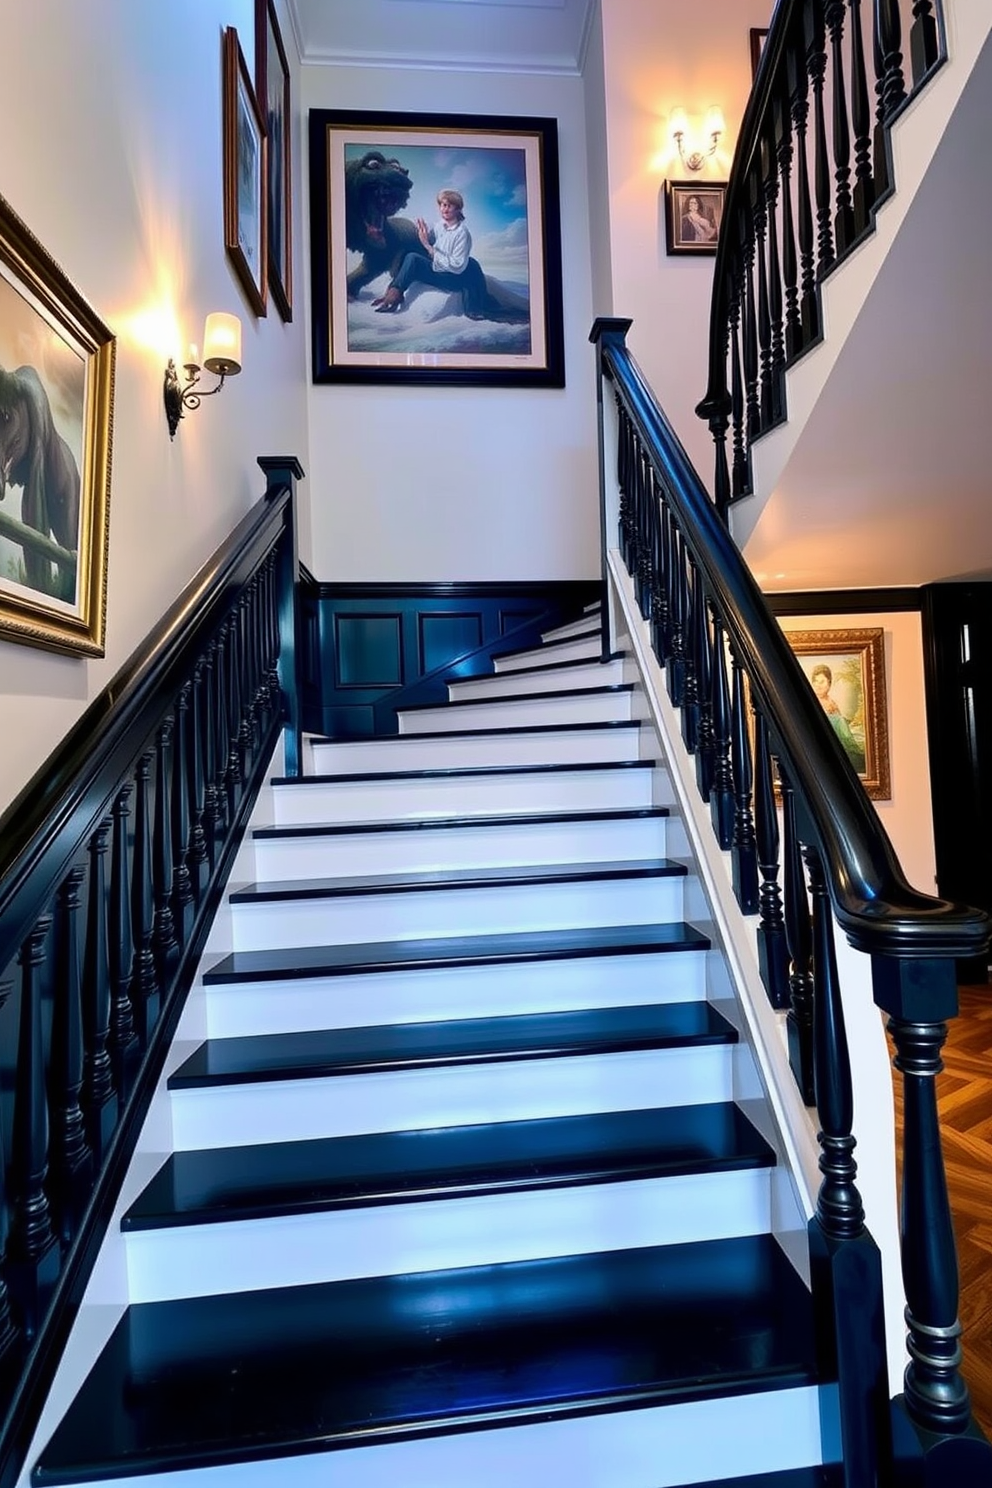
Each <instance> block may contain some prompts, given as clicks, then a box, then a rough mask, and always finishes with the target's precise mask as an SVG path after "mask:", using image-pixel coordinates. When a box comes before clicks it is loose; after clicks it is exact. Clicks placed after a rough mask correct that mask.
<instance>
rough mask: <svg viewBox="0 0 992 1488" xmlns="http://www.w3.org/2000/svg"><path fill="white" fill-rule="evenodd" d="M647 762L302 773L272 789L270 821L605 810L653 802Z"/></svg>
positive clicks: (296, 823)
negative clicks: (318, 776)
mask: <svg viewBox="0 0 992 1488" xmlns="http://www.w3.org/2000/svg"><path fill="white" fill-rule="evenodd" d="M654 792H655V779H654V771H652V770H650V769H638V768H636V767H635V768H633V769H629V770H625V769H620V770H583V769H582V768H581V766H576V768H575V769H574V770H556V771H550V772H547V773H540V774H533V775H530V774H527V773H520V774H516V773H514V774H509V775H504V774H492V775H489V774H481V775H467V776H461V775H435V776H426V777H423V778H419V779H418V778H416V777H414V778H413V779H410V778H407V777H400V778H399V779H386V780H363V781H351V780H342V781H329V780H311V781H306V780H301V781H298V782H294V783H293V784H287V785H281V784H280V785H275V786H273V789H272V803H273V805H272V810H273V825H274V826H279V827H285V826H306V825H307V824H308V823H310V822H328V823H335V822H337V823H341V824H343V823H346V822H363V821H409V820H413V819H415V818H417V817H434V816H498V815H500V814H506V813H511V814H513V815H521V814H522V813H524V812H527V811H608V810H610V809H611V808H613V807H621V808H622V807H628V806H632V807H637V806H651V805H653V804H654Z"/></svg>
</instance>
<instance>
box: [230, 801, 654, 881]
mask: <svg viewBox="0 0 992 1488" xmlns="http://www.w3.org/2000/svg"><path fill="white" fill-rule="evenodd" d="M665 822H666V818H665V817H633V818H631V819H630V820H628V821H623V820H621V821H588V822H582V821H569V822H530V823H528V824H523V823H507V824H506V825H503V824H502V823H500V824H499V825H496V826H485V827H483V826H478V827H476V826H469V827H436V828H424V827H418V828H416V829H413V830H410V831H408V832H348V833H347V834H340V833H335V834H333V835H328V836H325V837H283V838H278V839H276V838H270V837H260V838H257V839H256V840H255V843H254V851H255V872H256V874H257V876H258V878H259V879H262V880H266V881H269V882H271V881H272V880H274V879H280V880H286V879H293V878H329V877H331V876H333V875H336V874H355V873H422V872H428V871H429V870H431V869H437V870H442V869H445V868H483V867H486V866H489V867H493V868H499V867H511V866H514V865H517V866H519V865H521V864H524V863H604V862H608V861H609V860H610V859H620V860H622V861H626V862H630V861H632V860H633V859H636V858H661V857H664V856H665Z"/></svg>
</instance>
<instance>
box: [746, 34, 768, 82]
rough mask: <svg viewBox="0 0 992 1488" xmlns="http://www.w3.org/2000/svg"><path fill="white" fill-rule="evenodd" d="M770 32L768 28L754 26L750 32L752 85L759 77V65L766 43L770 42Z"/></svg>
mask: <svg viewBox="0 0 992 1488" xmlns="http://www.w3.org/2000/svg"><path fill="white" fill-rule="evenodd" d="M768 30H769V28H768V27H767V26H752V27H751V28H750V30H749V31H748V45H749V47H750V52H751V82H752V83H753V82H754V80H755V78H756V77H757V76H758V64H759V63H760V61H761V54H762V52H763V51H764V49H765V42H766V41H767V40H768Z"/></svg>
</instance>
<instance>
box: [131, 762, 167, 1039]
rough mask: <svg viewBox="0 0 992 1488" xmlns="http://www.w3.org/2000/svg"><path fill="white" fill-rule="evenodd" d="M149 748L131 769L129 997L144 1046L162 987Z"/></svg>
mask: <svg viewBox="0 0 992 1488" xmlns="http://www.w3.org/2000/svg"><path fill="white" fill-rule="evenodd" d="M151 770H152V751H151V750H149V751H148V752H147V753H145V754H143V755H142V756H141V758H140V759H139V760H138V763H137V764H136V765H135V769H134V857H133V859H132V863H131V929H132V932H133V935H134V965H133V968H132V974H131V1001H132V1003H133V1006H134V1016H135V1022H136V1024H137V1028H138V1035H139V1038H140V1040H141V1043H142V1044H143V1045H146V1046H147V1043H148V1036H149V1034H150V1033H151V1031H152V1029H153V1028H154V1026H155V1024H156V1023H157V1022H158V1015H159V1011H160V1005H161V991H160V988H159V981H158V968H157V967H156V965H155V953H154V951H153V949H152V932H153V930H154V926H155V901H154V890H153V884H152V824H151V818H150V815H149V811H148V782H149V779H150V778H151Z"/></svg>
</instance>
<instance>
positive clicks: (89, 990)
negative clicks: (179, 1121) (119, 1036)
mask: <svg viewBox="0 0 992 1488" xmlns="http://www.w3.org/2000/svg"><path fill="white" fill-rule="evenodd" d="M110 828H111V821H110V819H109V818H108V819H107V820H106V821H103V822H101V824H100V826H99V827H97V829H96V831H95V832H94V833H93V836H92V837H91V838H90V843H89V853H90V871H89V894H88V896H87V901H86V949H85V952H84V955H83V1036H84V1043H85V1053H84V1057H83V1109H84V1111H85V1114H86V1135H87V1138H88V1140H89V1144H90V1147H91V1148H92V1149H93V1155H94V1158H95V1160H96V1163H97V1166H99V1164H100V1162H101V1161H102V1159H103V1157H104V1156H105V1154H106V1151H107V1147H108V1146H109V1143H110V1138H111V1137H112V1136H113V1133H114V1128H115V1126H116V1125H117V1114H118V1103H117V1091H116V1090H115V1088H114V1077H113V1068H112V1066H111V1063H110V1055H109V1053H108V1052H107V1043H108V1040H109V1038H110V960H109V956H108V952H107V909H108V905H107V888H106V872H105V867H104V859H105V857H106V855H107V839H108V837H109V836H110Z"/></svg>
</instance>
